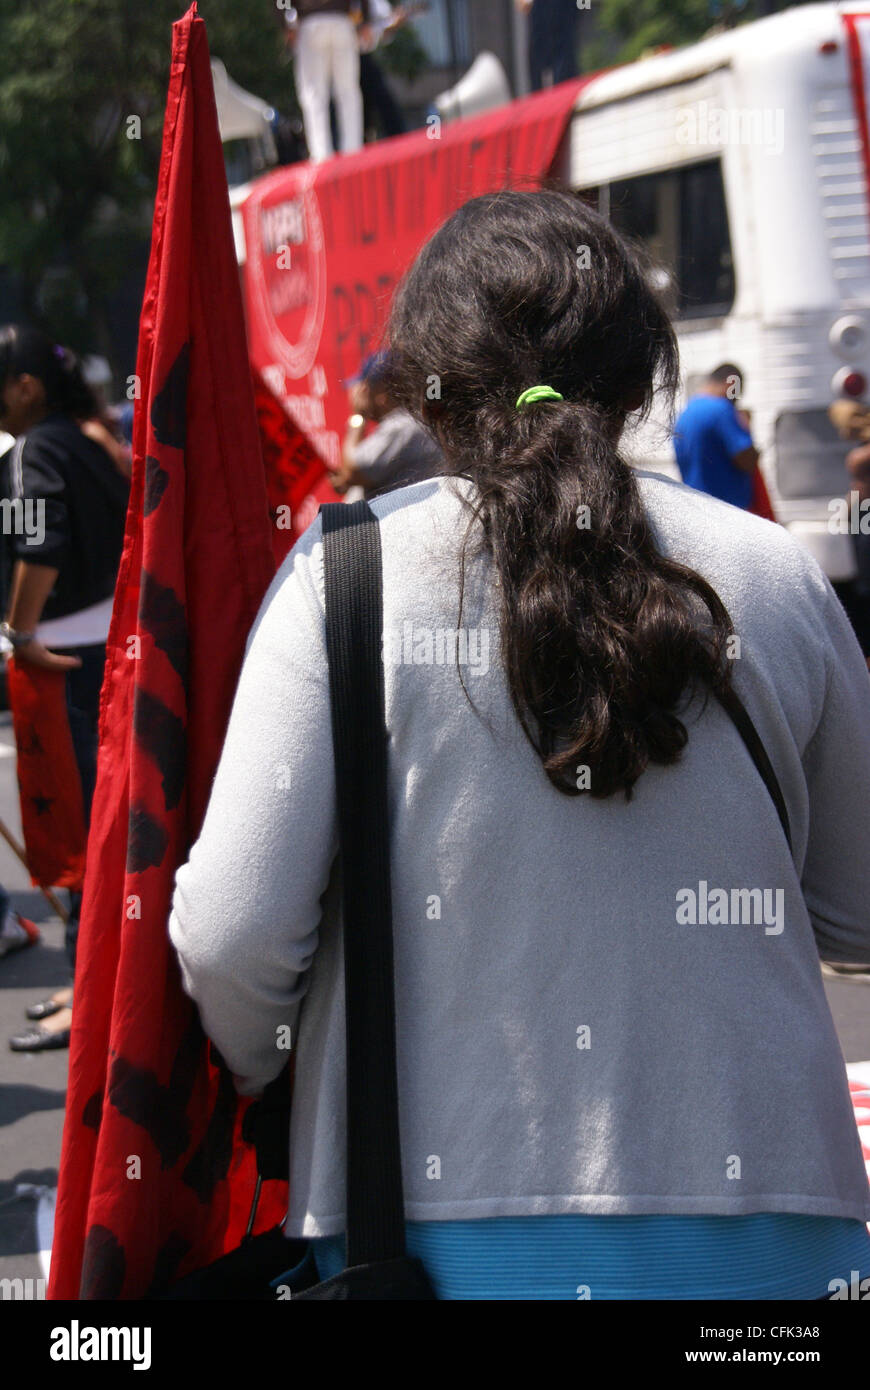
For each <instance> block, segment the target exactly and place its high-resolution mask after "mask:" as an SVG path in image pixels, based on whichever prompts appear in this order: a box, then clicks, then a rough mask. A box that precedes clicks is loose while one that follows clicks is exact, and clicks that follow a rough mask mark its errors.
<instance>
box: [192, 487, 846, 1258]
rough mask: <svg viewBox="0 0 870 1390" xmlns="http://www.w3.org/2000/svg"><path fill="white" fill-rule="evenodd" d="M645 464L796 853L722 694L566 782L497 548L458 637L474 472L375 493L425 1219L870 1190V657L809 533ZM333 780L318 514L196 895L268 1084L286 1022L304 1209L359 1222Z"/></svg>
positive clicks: (211, 826) (240, 719) (287, 586)
mask: <svg viewBox="0 0 870 1390" xmlns="http://www.w3.org/2000/svg"><path fill="white" fill-rule="evenodd" d="M639 485H640V488H641V494H642V497H643V501H644V504H645V506H646V508H647V511H648V514H649V516H650V518H651V521H652V524H653V526H654V529H655V531H656V533H657V535H658V538H659V542H660V544H661V546H662V548H663V549H664V550H665V551H666V552H667V553H668V554H670V555H673V556H675V557H677V558H678V559H680V560H682V561H684V562H686V563H687V564H689V565H691V566H693V567H695V568H697V569H698V570H699V571H700V572H701V573H702V574H704V575H705V576H706V577H707V578H708V579H709V580H710V581H711V582H712V584H713V585H714V586H715V588H716V589H717V590H718V592H719V594H720V596H721V597H722V599H723V600H724V602H725V604H726V605H727V607H728V609H729V611H730V613H731V617H732V620H733V623H734V629H735V634H736V636H737V638H739V645H738V644H737V643H734V644H733V646H732V651H733V654H734V660H735V683H736V688H737V689H738V691H739V693H740V694H741V695H742V697H743V699H744V701H745V703H746V705H747V707H748V709H749V711H750V713H751V715H752V717H753V719H754V720H755V723H756V725H757V727H758V729H759V732H760V733H761V736H762V738H763V740H764V742H765V744H766V747H767V750H768V753H769V756H770V758H771V760H772V762H773V765H774V767H775V769H776V772H777V774H778V777H779V779H780V782H781V784H782V788H783V792H784V795H785V797H786V800H787V803H788V810H789V815H790V818H791V827H792V835H793V842H794V858H792V856H791V855H790V853H789V851H788V847H787V844H786V841H785V838H784V835H783V832H782V829H781V827H780V824H779V821H778V819H777V815H776V812H775V810H774V807H773V804H772V802H771V800H770V798H769V796H768V792H767V790H766V788H765V786H764V784H763V782H762V781H761V779H760V777H759V775H758V773H757V772H756V770H755V767H754V765H753V763H752V762H751V760H750V758H749V755H748V754H747V752H746V750H745V748H744V745H743V743H742V741H741V739H740V737H739V735H738V733H737V731H736V730H735V728H734V727H733V725H732V724H731V722H730V721H729V719H728V717H727V716H726V715H725V713H724V712H723V711H722V709H721V708H720V707H719V705H718V704H717V703H716V702H715V701H713V700H711V701H710V702H709V703H708V705H707V708H706V710H705V711H704V712H703V713H702V712H701V702H700V700H698V701H696V702H695V703H693V705H692V706H691V708H690V710H689V712H688V715H687V723H688V726H689V741H688V746H687V748H686V750H685V752H684V754H683V756H682V758H681V760H680V762H679V763H678V764H677V765H675V766H673V767H669V768H662V767H653V768H651V769H650V770H648V771H647V772H646V773H645V774H644V775H643V776H642V777H641V779H640V781H639V783H638V784H637V788H636V792H635V796H634V799H633V800H632V801H631V802H630V803H629V804H626V803H625V801H624V800H623V799H622V797H621V796H620V797H614V798H611V799H608V800H605V801H598V800H593V799H592V798H590V797H566V796H564V795H561V794H560V793H558V792H557V791H556V790H555V789H554V788H553V787H552V786H551V785H550V783H549V782H548V781H547V778H546V776H545V775H544V772H543V770H542V768H541V764H540V762H539V760H538V758H537V757H536V756H535V754H534V752H533V750H532V749H531V747H530V746H529V744H528V743H527V741H526V739H525V737H524V736H523V734H522V732H521V730H520V728H519V724H518V722H517V720H516V717H515V715H514V712H513V708H512V706H511V704H510V700H509V696H508V693H507V688H506V685H505V680H504V676H503V672H502V669H501V667H500V663H499V655H498V649H499V642H498V622H497V610H496V605H495V595H494V587H495V586H494V572H493V570H492V567H491V564H490V562H489V561H488V559H485V558H482V559H481V560H480V561H478V562H475V563H474V564H472V565H471V567H470V569H469V572H468V575H467V587H466V594H465V609H464V616H463V623H462V627H463V629H464V632H465V635H464V637H463V636H462V635H461V634H460V637H459V638H458V639H457V638H455V637H453V638H451V637H450V634H451V633H454V634H455V632H456V627H457V614H458V573H459V565H458V553H459V545H460V541H461V538H462V535H463V533H464V531H465V526H466V520H467V510H466V508H465V507H464V504H463V501H462V493H463V492H465V493H467V494H469V495H470V494H471V493H472V492H473V487H472V485H471V484H470V483H469V482H467V481H460V480H456V479H449V478H441V479H434V480H431V481H428V482H421V483H418V484H415V485H414V486H412V487H408V488H403V489H401V490H399V491H397V492H393V493H390V494H389V495H387V496H384V497H382V498H379V499H378V500H376V501H375V502H374V504H373V508H374V511H375V512H376V514H377V515H378V517H379V518H380V520H381V531H382V542H383V560H384V607H385V639H386V640H385V663H386V665H385V670H386V710H387V724H388V728H389V733H390V745H389V760H390V773H389V777H390V781H389V796H390V836H391V853H392V889H393V911H394V935H395V976H396V1005H397V1033H398V1056H399V1063H398V1065H399V1096H400V1116H401V1133H402V1151H403V1168H404V1181H405V1202H406V1214H407V1217H408V1218H409V1219H410V1220H422V1221H425V1220H449V1219H459V1218H477V1217H493V1216H516V1215H530V1214H549V1213H560V1212H588V1213H598V1214H602V1215H604V1214H609V1213H720V1214H725V1215H728V1214H733V1215H737V1214H738V1213H747V1212H760V1211H768V1212H802V1213H805V1214H818V1215H827V1216H844V1217H853V1218H858V1219H864V1220H866V1219H868V1218H870V1189H868V1182H867V1176H866V1174H865V1170H864V1164H863V1161H862V1157H861V1149H860V1143H859V1138H858V1133H857V1129H856V1125H855V1120H854V1116H853V1111H852V1107H851V1104H850V1101H849V1093H848V1089H847V1083H846V1076H845V1070H844V1063H843V1057H842V1053H841V1051H840V1048H839V1045H838V1041H837V1037H836V1034H835V1031H834V1026H833V1023H832V1020H831V1016H830V1012H829V1010H828V1006H827V1003H826V999H825V993H824V989H823V986H822V976H821V972H820V968H819V958H820V956H821V957H823V958H829V959H832V960H841V961H866V960H868V959H870V815H868V811H870V677H868V673H867V670H866V667H865V664H864V661H863V659H862V656H861V653H860V650H859V648H858V645H857V643H856V641H855V638H854V636H853V634H852V631H851V629H850V627H849V625H848V622H847V620H846V618H845V615H844V613H843V610H842V608H841V607H840V605H839V603H838V602H837V600H836V598H835V596H834V594H833V591H832V590H831V588H830V586H829V584H828V582H827V580H826V579H825V578H824V576H823V575H822V573H821V571H820V570H819V568H818V567H817V565H816V564H815V562H814V561H813V560H812V559H811V558H810V557H809V556H808V555H807V554H806V553H805V552H804V551H803V550H802V549H800V547H799V546H798V545H797V544H796V543H795V542H794V541H793V540H792V539H791V538H790V537H789V535H788V534H787V533H786V532H785V531H784V530H782V529H781V528H780V527H778V526H775V525H772V524H770V523H768V522H765V521H761V520H759V519H758V518H756V517H753V516H750V515H748V514H747V513H745V512H742V511H739V510H737V509H736V508H733V507H730V506H728V505H726V504H724V503H721V502H718V501H714V500H713V499H712V498H709V497H707V496H705V495H703V494H701V493H700V492H695V491H693V490H691V489H689V488H686V487H683V486H682V485H681V484H679V483H675V482H672V481H670V480H669V479H664V478H660V477H658V476H656V475H653V474H640V475H639ZM454 644H456V645H454ZM457 649H458V655H459V659H460V662H462V663H463V665H462V670H463V674H464V677H465V682H466V685H467V687H468V690H469V692H470V694H471V696H472V699H473V700H474V703H475V705H476V706H477V708H478V710H479V714H478V713H475V710H474V709H473V708H472V706H471V704H470V703H469V701H468V700H467V699H466V696H465V694H464V693H463V691H462V688H461V686H460V682H459V678H458V675H457V670H456V654H457ZM481 716H482V717H481ZM583 775H584V774H582V773H580V774H579V776H581V777H582V776H583ZM333 782H334V767H333V757H332V746H331V735H330V717H329V687H328V677H327V666H326V655H325V648H324V591H323V567H322V545H321V530H320V523H319V521H315V522H314V524H313V525H312V526H311V527H310V528H309V529H308V531H306V533H305V535H304V536H303V537H302V538H301V539H300V541H299V542H298V543H297V545H296V546H295V548H294V549H293V551H292V553H291V554H290V555H289V556H288V558H287V560H286V561H285V563H284V564H283V566H282V567H281V570H280V571H279V573H278V575H277V576H276V578H275V580H274V582H273V584H272V586H271V588H270V589H269V592H268V594H267V595H266V598H265V600H264V602H263V606H262V609H261V611H260V614H259V616H258V618H257V621H256V623H255V625H254V628H253V630H252V633H251V636H250V639H249V644H248V651H247V657H246V661H245V665H244V669H243V671H242V674H241V678H240V682H239V687H238V692H237V695H236V699H235V705H234V708H233V712H232V717H231V720H230V724H229V729H228V732H227V737H226V743H225V745H224V749H223V754H222V757H221V761H220V766H219V768H218V772H217V776H216V778H215V783H214V788H213V792H212V797H211V802H210V805H209V808H208V812H207V815H206V818H205V822H204V825H203V828H202V833H201V835H200V838H199V840H198V841H197V843H196V844H195V846H194V848H193V850H192V851H191V855H190V860H189V862H188V863H187V864H186V865H184V866H183V867H182V868H181V869H180V870H179V872H178V876H177V886H176V892H175V899H174V904H173V911H172V917H171V921H170V934H171V937H172V941H173V943H174V945H175V947H176V949H177V951H178V954H179V958H180V961H181V967H182V972H183V978H184V983H185V988H186V989H187V990H188V992H189V993H190V994H191V995H192V997H193V998H194V999H195V1000H196V1002H197V1004H198V1005H199V1009H200V1013H201V1016H202V1021H203V1025H204V1027H205V1029H206V1031H207V1032H208V1034H209V1035H210V1036H211V1037H212V1038H213V1039H214V1042H215V1044H216V1045H217V1047H218V1048H219V1050H220V1052H221V1053H222V1054H223V1056H224V1058H225V1059H226V1061H227V1063H228V1064H229V1066H230V1067H231V1068H232V1070H233V1071H234V1072H235V1073H237V1075H238V1076H239V1077H240V1078H242V1080H241V1082H240V1089H242V1090H243V1091H244V1092H245V1093H249V1094H250V1093H254V1092H255V1091H256V1090H257V1089H258V1088H260V1087H261V1086H263V1085H264V1084H265V1083H266V1082H268V1081H270V1080H272V1079H273V1078H274V1077H275V1076H277V1075H278V1073H279V1072H280V1070H281V1069H282V1067H283V1066H284V1064H285V1062H286V1060H287V1053H286V1051H285V1050H283V1048H282V1044H286V1041H287V1037H288V1032H287V1030H288V1027H289V1030H290V1033H289V1036H290V1037H291V1038H292V1045H293V1047H295V1048H296V1050H297V1058H296V1089H295V1095H294V1103H293V1118H292V1126H291V1172H290V1216H289V1221H288V1224H287V1227H286V1230H287V1233H288V1234H289V1235H299V1234H302V1235H307V1236H314V1235H330V1234H335V1233H338V1232H340V1231H341V1230H343V1229H344V1145H345V1119H344V1114H345V1109H344V1090H345V1065H344V993H343V974H342V952H341V938H340V909H339V898H338V888H339V884H338V875H337V871H336V867H335V858H336V851H337V831H336V816H335V795H334V785H333Z"/></svg>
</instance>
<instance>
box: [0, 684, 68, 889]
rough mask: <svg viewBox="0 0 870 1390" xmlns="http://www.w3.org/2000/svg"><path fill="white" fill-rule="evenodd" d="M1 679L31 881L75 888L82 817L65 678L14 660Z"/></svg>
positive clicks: (49, 886)
mask: <svg viewBox="0 0 870 1390" xmlns="http://www.w3.org/2000/svg"><path fill="white" fill-rule="evenodd" d="M6 677H7V685H8V689H9V707H10V709H11V710H12V723H13V726H14V729H15V745H16V749H17V754H18V757H17V767H18V795H19V800H20V803H21V830H22V834H23V836H24V845H25V848H26V850H27V867H28V869H29V870H30V881H31V883H34V884H39V885H40V887H42V888H52V887H55V888H72V889H73V890H74V891H76V892H78V891H79V890H80V889H81V886H82V878H83V876H84V870H85V818H84V807H83V804H82V784H81V778H80V776H79V770H78V765H77V763H76V759H75V753H74V752H73V742H72V735H71V734H70V728H69V720H68V718H67V710H66V676H65V675H64V673H63V672H62V671H43V670H40V668H39V667H37V666H28V664H27V663H26V662H21V663H20V665H19V663H18V662H16V661H15V660H14V658H13V659H11V660H10V661H8V662H7V663H6Z"/></svg>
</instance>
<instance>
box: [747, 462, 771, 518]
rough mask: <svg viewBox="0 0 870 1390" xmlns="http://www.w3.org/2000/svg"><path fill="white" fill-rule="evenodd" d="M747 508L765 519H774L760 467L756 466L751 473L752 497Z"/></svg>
mask: <svg viewBox="0 0 870 1390" xmlns="http://www.w3.org/2000/svg"><path fill="white" fill-rule="evenodd" d="M749 510H750V511H751V512H754V513H755V515H756V516H763V517H764V519H765V521H776V515H775V513H774V510H773V503H772V502H771V500H770V493H769V492H768V491H767V484H766V483H765V481H764V475H763V473H762V471H761V469H760V468H756V470H755V472H754V473H753V474H752V499H751V501H750V503H749Z"/></svg>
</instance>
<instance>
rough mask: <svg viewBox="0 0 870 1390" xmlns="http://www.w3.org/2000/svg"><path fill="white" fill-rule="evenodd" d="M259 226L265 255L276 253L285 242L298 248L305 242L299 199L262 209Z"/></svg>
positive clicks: (303, 214) (302, 215)
mask: <svg viewBox="0 0 870 1390" xmlns="http://www.w3.org/2000/svg"><path fill="white" fill-rule="evenodd" d="M260 226H261V229H262V235H263V250H264V251H265V252H266V253H267V254H271V253H272V252H273V251H277V250H278V247H279V246H281V245H282V244H284V243H287V242H289V243H290V244H291V245H293V246H299V245H300V244H301V243H302V242H303V241H304V240H305V210H304V208H303V206H302V201H301V199H299V198H293V199H291V200H290V201H289V202H286V203H278V204H277V205H276V206H275V207H273V208H263V209H262V211H261V213H260Z"/></svg>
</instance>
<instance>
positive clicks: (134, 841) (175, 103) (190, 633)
mask: <svg viewBox="0 0 870 1390" xmlns="http://www.w3.org/2000/svg"><path fill="white" fill-rule="evenodd" d="M137 373H138V376H139V379H140V391H141V398H140V401H139V403H138V404H137V408H136V421H135V429H134V449H133V452H134V463H133V479H132V487H131V496H130V507H129V511H128V515H127V529H126V535H125V540H124V551H123V555H122V559H121V569H120V573H119V577H118V585H117V589H116V593H115V607H114V612H113V616H112V625H111V630H110V633H109V641H108V652H107V662H106V674H105V679H104V682H103V689H102V694H101V698H100V751H99V760H98V769H97V786H96V792H95V796H94V804H93V811H92V819H91V830H90V837H89V840H88V870H87V874H86V878H85V887H84V902H83V910H82V919H81V928H80V936H79V945H78V961H77V972H76V983H75V1008H74V1015H73V1031H72V1045H71V1052H70V1081H69V1094H68V1098H67V1112H66V1124H65V1128H64V1139H63V1152H62V1156H61V1168H60V1186H59V1194H58V1205H57V1220H56V1229H55V1241H54V1247H53V1251H52V1260H51V1283H50V1297H52V1298H78V1297H82V1298H140V1297H142V1296H143V1295H145V1294H146V1293H147V1292H149V1291H156V1290H159V1289H162V1288H164V1287H166V1286H167V1285H168V1284H169V1283H171V1282H172V1281H173V1280H174V1279H175V1278H176V1277H180V1276H181V1275H184V1274H186V1273H187V1272H189V1271H190V1270H193V1269H196V1268H198V1267H199V1266H201V1265H202V1264H204V1263H207V1262H208V1261H209V1260H211V1259H214V1258H216V1257H217V1256H219V1255H220V1254H222V1253H223V1252H224V1251H226V1250H228V1249H231V1248H232V1247H233V1246H234V1245H236V1244H237V1243H238V1241H239V1239H240V1238H241V1235H242V1234H243V1226H244V1220H245V1218H246V1215H247V1210H248V1207H249V1204H250V1198H251V1196H252V1195H253V1190H254V1165H253V1153H252V1152H251V1150H250V1149H248V1148H247V1146H245V1145H243V1144H241V1142H240V1139H239V1133H240V1122H241V1113H242V1110H243V1108H244V1105H245V1104H246V1103H245V1102H241V1101H239V1100H238V1098H237V1097H236V1093H235V1089H234V1087H233V1083H232V1078H231V1077H230V1076H229V1075H228V1073H227V1072H226V1069H225V1068H223V1067H222V1066H221V1065H219V1059H218V1064H216V1063H215V1061H214V1059H213V1058H212V1057H210V1056H209V1050H208V1045H207V1043H206V1040H205V1038H204V1036H203V1033H202V1030H201V1027H200V1024H199V1020H198V1015H197V1013H196V1010H195V1008H194V1006H193V1005H192V1004H191V1002H190V1001H189V1000H188V999H187V997H186V996H185V994H184V993H183V991H182V988H181V983H180V976H179V971H178V967H177V964H176V960H175V956H174V953H173V951H172V948H171V944H170V942H169V939H168V935H167V919H168V915H169V909H170V903H171V896H172V888H173V880H174V874H175V870H176V868H177V867H178V865H179V864H180V863H182V862H183V861H184V860H185V859H186V857H187V853H188V849H189V847H190V845H191V843H192V841H193V840H194V839H195V838H196V835H197V833H198V830H199V826H200V824H201V821H202V816H203V812H204V809H205V805H206V802H207V799H208V794H209V787H210V784H211V780H212V776H213V773H214V770H215V767H216V764H217V760H218V756H219V753H220V749H221V744H222V741H223V736H224V731H225V728H226V722H227V718H228V715H229V710H230V706H231V702H232V696H233V691H234V688H235V684H236V680H237V676H238V672H239V667H240V664H241V660H242V655H243V650H244V643H245V639H246V636H247V633H248V630H249V628H250V626H251V623H252V621H253V619H254V617H255V615H256V612H257V608H258V606H259V603H260V600H261V598H262V596H263V593H264V591H265V589H266V587H267V585H268V582H269V580H270V578H271V576H272V573H273V568H274V566H273V560H272V549H271V536H270V530H269V522H268V510H267V501H266V490H265V482H264V473H263V463H262V459H261V456H260V450H259V442H258V435H257V422H256V416H255V411H254V403H253V394H252V389H251V376H250V368H249V365H248V358H247V349H246V342H245V330H244V321H243V315H242V304H241V296H240V291H239V279H238V270H237V267H236V263H235V259H234V254H233V242H232V234H231V225H230V212H229V202H228V196H227V186H226V176H225V172H224V164H223V156H222V151H221V145H220V138H219V135H218V125H217V115H216V112H215V105H214V95H213V90H212V79H211V72H210V67H209V55H208V43H207V39H206V33H205V25H204V23H203V21H202V20H201V19H199V18H198V17H197V13H196V5H195V4H194V5H192V6H191V8H190V9H189V11H188V12H187V14H186V15H185V17H184V18H183V19H182V20H180V21H179V22H178V23H177V24H175V25H174V26H173V43H172V66H171V72H170V82H169V95H168V100H167V108H166V119H165V124H164V132H163V154H162V160H161V165H160V175H159V181H158V187H157V197H156V203H155V211H154V230H153V238H152V246H151V259H150V264H149V269H148V279H147V283H146V290H145V298H144V303H143V308H142V318H141V323H140V333H139V355H138V363H137ZM285 1209H286V1187H285V1185H284V1184H281V1183H267V1184H265V1185H264V1190H263V1197H262V1198H261V1201H260V1208H259V1217H258V1229H265V1228H266V1227H267V1226H270V1225H273V1224H274V1223H275V1222H276V1221H278V1220H280V1218H281V1216H282V1215H283V1212H284V1210H285Z"/></svg>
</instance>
